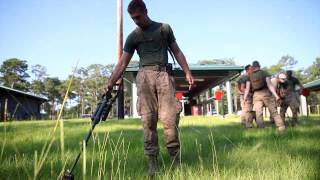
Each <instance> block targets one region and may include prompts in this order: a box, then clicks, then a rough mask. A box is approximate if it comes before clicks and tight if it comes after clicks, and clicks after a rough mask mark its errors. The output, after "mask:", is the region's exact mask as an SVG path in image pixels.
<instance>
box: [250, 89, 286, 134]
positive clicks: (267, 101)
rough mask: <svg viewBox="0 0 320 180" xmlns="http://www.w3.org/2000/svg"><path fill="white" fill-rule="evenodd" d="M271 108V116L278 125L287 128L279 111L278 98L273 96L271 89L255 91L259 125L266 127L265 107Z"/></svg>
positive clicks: (254, 96)
mask: <svg viewBox="0 0 320 180" xmlns="http://www.w3.org/2000/svg"><path fill="white" fill-rule="evenodd" d="M264 106H266V107H268V109H269V112H270V115H271V117H272V118H273V119H274V121H275V124H276V126H277V127H278V128H279V129H283V128H285V125H284V122H283V121H282V119H281V117H280V115H279V114H278V111H277V105H276V100H275V98H274V97H273V96H272V94H271V92H270V91H269V89H263V90H259V91H255V92H254V94H253V110H254V111H256V122H257V125H258V127H264V121H263V107H264Z"/></svg>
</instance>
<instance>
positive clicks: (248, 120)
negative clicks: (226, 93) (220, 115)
mask: <svg viewBox="0 0 320 180" xmlns="http://www.w3.org/2000/svg"><path fill="white" fill-rule="evenodd" d="M250 70H251V65H250V64H249V65H247V66H245V71H246V72H245V74H243V75H241V76H240V78H239V80H238V81H237V84H238V91H239V93H240V103H241V110H242V112H241V124H242V125H243V126H244V127H246V128H251V127H252V121H253V118H254V117H255V113H254V111H253V110H252V106H253V104H252V95H253V93H252V92H251V91H250V92H249V94H248V97H247V100H246V101H244V93H245V89H246V83H247V81H248V80H249V73H250Z"/></svg>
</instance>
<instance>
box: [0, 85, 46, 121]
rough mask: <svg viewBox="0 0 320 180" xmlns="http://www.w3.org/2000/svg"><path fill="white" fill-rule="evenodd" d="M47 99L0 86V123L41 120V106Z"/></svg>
mask: <svg viewBox="0 0 320 180" xmlns="http://www.w3.org/2000/svg"><path fill="white" fill-rule="evenodd" d="M47 100H48V99H47V98H45V97H40V96H36V95H33V94H31V93H27V92H23V91H19V90H16V89H12V88H8V87H5V86H0V121H5V120H10V119H16V120H22V119H41V114H40V110H41V109H40V107H41V104H42V103H43V102H45V101H47Z"/></svg>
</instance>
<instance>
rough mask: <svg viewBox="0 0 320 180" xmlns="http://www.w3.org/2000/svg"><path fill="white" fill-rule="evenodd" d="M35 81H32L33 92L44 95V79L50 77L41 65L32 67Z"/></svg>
mask: <svg viewBox="0 0 320 180" xmlns="http://www.w3.org/2000/svg"><path fill="white" fill-rule="evenodd" d="M31 68H32V70H31V72H32V74H33V76H34V79H33V80H32V81H31V91H32V92H33V93H35V94H37V95H40V94H44V93H45V92H44V91H45V88H44V78H45V77H46V76H48V74H47V69H46V67H44V66H41V65H40V64H36V65H34V66H31Z"/></svg>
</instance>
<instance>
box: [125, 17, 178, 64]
mask: <svg viewBox="0 0 320 180" xmlns="http://www.w3.org/2000/svg"><path fill="white" fill-rule="evenodd" d="M175 40H176V39H175V37H174V35H173V31H172V29H171V27H170V26H169V25H168V24H162V23H158V22H154V21H152V22H151V24H150V25H149V26H147V27H145V28H143V29H141V28H139V27H138V28H136V29H135V30H134V31H132V32H131V33H130V34H129V36H128V37H127V40H126V42H125V45H124V51H125V52H127V53H129V54H133V53H134V51H135V50H136V51H137V53H138V55H139V57H140V63H139V64H140V66H145V65H164V64H167V63H168V52H167V51H168V45H169V44H171V43H173V42H174V41H175Z"/></svg>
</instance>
